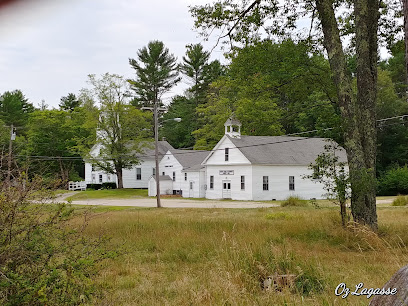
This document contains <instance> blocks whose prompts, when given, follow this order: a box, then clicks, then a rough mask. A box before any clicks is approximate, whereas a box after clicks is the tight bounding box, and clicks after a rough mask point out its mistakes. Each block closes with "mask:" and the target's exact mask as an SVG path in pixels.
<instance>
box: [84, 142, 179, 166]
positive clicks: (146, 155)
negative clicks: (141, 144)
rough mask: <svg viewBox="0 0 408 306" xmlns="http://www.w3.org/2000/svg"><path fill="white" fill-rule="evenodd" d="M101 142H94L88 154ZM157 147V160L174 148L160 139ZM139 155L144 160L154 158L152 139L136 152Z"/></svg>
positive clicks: (98, 146)
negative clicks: (140, 151) (141, 150)
mask: <svg viewBox="0 0 408 306" xmlns="http://www.w3.org/2000/svg"><path fill="white" fill-rule="evenodd" d="M100 146H102V145H101V143H100V142H97V143H96V144H94V145H93V146H92V148H91V150H90V154H91V155H92V153H93V152H95V151H96V149H98V148H100ZM158 149H159V160H160V159H161V158H162V157H163V156H164V155H165V154H166V152H167V151H168V150H174V148H173V146H172V145H171V144H169V143H168V142H167V141H165V140H161V141H159V142H158ZM137 155H138V156H139V157H140V160H141V161H146V160H154V158H155V148H154V141H153V142H146V146H145V148H144V150H143V152H142V153H139V154H137Z"/></svg>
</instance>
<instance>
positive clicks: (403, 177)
mask: <svg viewBox="0 0 408 306" xmlns="http://www.w3.org/2000/svg"><path fill="white" fill-rule="evenodd" d="M378 194H379V195H397V194H408V165H405V166H404V167H399V168H393V169H390V170H388V171H387V172H386V173H385V174H384V175H383V176H382V177H381V178H380V179H379V180H378Z"/></svg>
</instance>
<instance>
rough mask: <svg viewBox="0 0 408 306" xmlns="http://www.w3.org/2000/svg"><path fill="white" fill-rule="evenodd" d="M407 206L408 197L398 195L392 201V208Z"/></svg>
mask: <svg viewBox="0 0 408 306" xmlns="http://www.w3.org/2000/svg"><path fill="white" fill-rule="evenodd" d="M407 204H408V196H403V195H399V196H398V197H397V198H396V199H395V200H394V201H392V204H391V205H392V206H406V205H407Z"/></svg>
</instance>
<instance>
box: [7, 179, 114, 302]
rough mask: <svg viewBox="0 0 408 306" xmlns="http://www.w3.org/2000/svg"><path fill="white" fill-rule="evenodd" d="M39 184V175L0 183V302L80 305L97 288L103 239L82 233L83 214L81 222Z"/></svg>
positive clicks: (104, 252) (104, 255)
mask: <svg viewBox="0 0 408 306" xmlns="http://www.w3.org/2000/svg"><path fill="white" fill-rule="evenodd" d="M43 187H44V186H42V185H41V178H35V179H33V181H32V182H29V181H28V180H25V179H21V180H13V182H12V186H4V185H3V186H1V185H0V304H1V305H78V304H81V303H84V302H86V301H87V300H88V301H89V300H90V298H91V295H92V294H94V293H95V292H96V291H95V287H94V285H93V279H92V277H93V275H95V273H96V272H97V266H96V264H97V263H98V262H99V261H100V260H102V259H103V258H106V257H108V254H109V253H108V252H106V251H105V250H104V248H103V246H104V238H103V237H100V238H97V239H91V238H85V236H84V234H83V231H84V229H85V226H86V217H87V215H85V216H84V217H85V218H84V219H83V221H82V222H81V221H80V219H81V218H80V217H79V216H78V215H77V216H75V215H74V210H73V209H71V208H70V207H69V206H66V205H65V204H62V203H52V199H50V198H45V195H47V196H48V195H49V192H46V193H44V192H43V191H44V188H43ZM32 200H36V202H35V203H33V202H32ZM111 255H112V254H109V256H111Z"/></svg>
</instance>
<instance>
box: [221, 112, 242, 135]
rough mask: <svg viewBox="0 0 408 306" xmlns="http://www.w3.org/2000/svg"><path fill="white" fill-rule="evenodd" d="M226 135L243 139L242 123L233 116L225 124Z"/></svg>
mask: <svg viewBox="0 0 408 306" xmlns="http://www.w3.org/2000/svg"><path fill="white" fill-rule="evenodd" d="M224 126H225V135H228V136H230V137H233V138H241V122H239V121H238V120H237V119H235V118H234V117H233V116H231V117H229V118H228V120H227V121H225V123H224Z"/></svg>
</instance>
